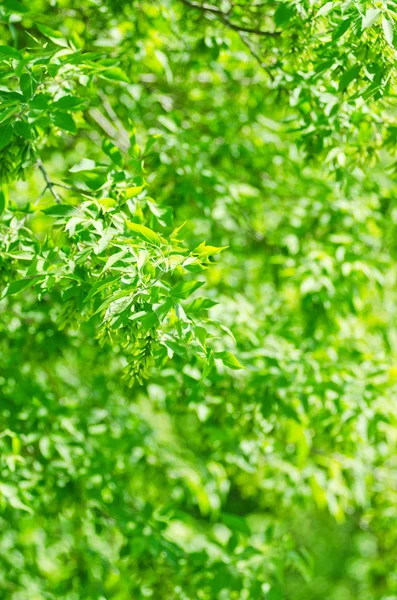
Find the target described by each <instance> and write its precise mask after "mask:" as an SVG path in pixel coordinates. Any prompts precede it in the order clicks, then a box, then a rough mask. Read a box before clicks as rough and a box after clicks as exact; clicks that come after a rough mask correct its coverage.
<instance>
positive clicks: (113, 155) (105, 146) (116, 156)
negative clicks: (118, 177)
mask: <svg viewBox="0 0 397 600" xmlns="http://www.w3.org/2000/svg"><path fill="white" fill-rule="evenodd" d="M102 150H103V151H104V153H105V154H106V155H107V156H108V157H109V158H110V160H111V161H112V162H113V163H114V164H115V165H117V166H118V167H122V166H123V162H124V161H123V157H122V155H121V152H120V150H119V149H118V148H117V147H116V146H115V145H114V144H112V142H111V141H109V140H104V141H103V143H102Z"/></svg>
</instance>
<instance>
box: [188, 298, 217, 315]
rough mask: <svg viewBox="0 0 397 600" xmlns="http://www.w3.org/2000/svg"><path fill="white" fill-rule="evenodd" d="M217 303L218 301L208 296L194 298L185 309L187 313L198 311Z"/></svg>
mask: <svg viewBox="0 0 397 600" xmlns="http://www.w3.org/2000/svg"><path fill="white" fill-rule="evenodd" d="M217 304H218V302H216V301H215V300H211V299H210V298H195V299H194V300H193V302H192V303H191V304H189V306H187V307H186V309H185V310H186V312H187V313H194V312H200V311H202V310H208V309H210V308H212V307H213V306H216V305H217Z"/></svg>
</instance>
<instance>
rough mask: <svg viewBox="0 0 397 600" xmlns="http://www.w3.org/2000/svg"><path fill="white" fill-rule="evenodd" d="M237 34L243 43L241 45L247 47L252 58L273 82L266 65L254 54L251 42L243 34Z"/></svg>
mask: <svg viewBox="0 0 397 600" xmlns="http://www.w3.org/2000/svg"><path fill="white" fill-rule="evenodd" d="M238 34H239V36H240V39H241V41H242V42H243V44H245V45H246V46H247V48H248V50H249V51H250V53H251V54H252V56H253V57H254V58H255V60H256V61H257V62H258V64H259V65H260V66H261V68H262V69H263V70H264V71H266V73H267V74H268V75H269V77H270V79H271V80H272V81H273V80H274V77H273V75H272V73H271V72H270V71H269V69H268V67H267V65H266V64H265V63H264V62H263V60H262V59H261V57H260V56H259V54H258V53H257V52H256V50H255V49H254V47H253V46H252V44H251V42H250V41H249V39H248V38H247V36H246V35H245V34H244V33H242V32H241V31H239V32H238Z"/></svg>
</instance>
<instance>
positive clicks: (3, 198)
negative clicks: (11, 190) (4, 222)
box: [0, 185, 8, 216]
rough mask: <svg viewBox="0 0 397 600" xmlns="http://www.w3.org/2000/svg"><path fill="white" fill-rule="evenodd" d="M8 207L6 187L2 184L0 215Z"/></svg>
mask: <svg viewBox="0 0 397 600" xmlns="http://www.w3.org/2000/svg"><path fill="white" fill-rule="evenodd" d="M7 207H8V188H7V186H6V185H3V186H2V187H1V188H0V216H1V215H2V214H3V212H4V211H5V210H6V209H7Z"/></svg>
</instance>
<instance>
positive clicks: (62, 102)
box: [51, 95, 85, 110]
mask: <svg viewBox="0 0 397 600" xmlns="http://www.w3.org/2000/svg"><path fill="white" fill-rule="evenodd" d="M84 102H85V101H84V100H83V99H82V98H78V97H77V96H70V95H68V96H62V97H61V98H58V100H55V102H53V103H52V104H51V108H52V109H53V108H56V109H59V110H79V109H80V108H81V107H82V105H83V104H84Z"/></svg>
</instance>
